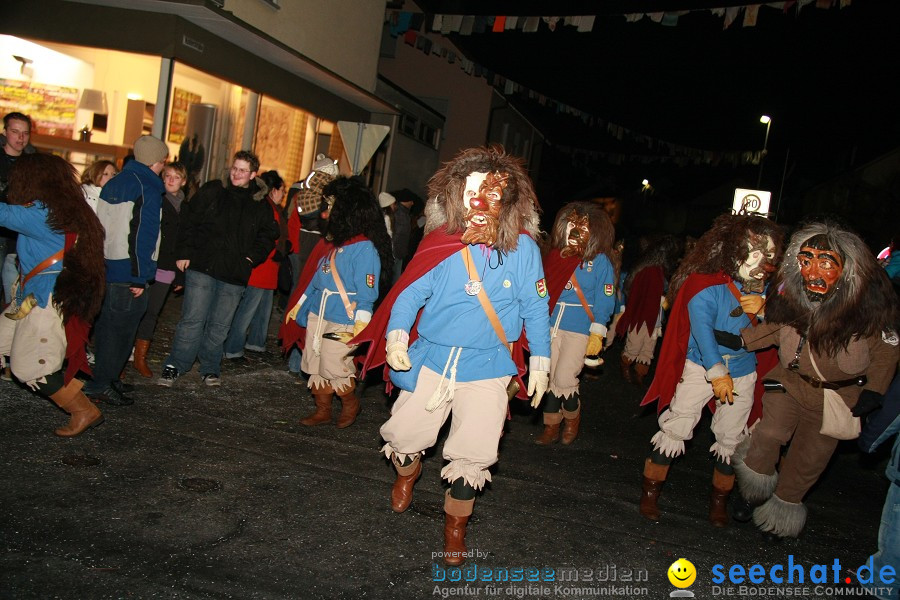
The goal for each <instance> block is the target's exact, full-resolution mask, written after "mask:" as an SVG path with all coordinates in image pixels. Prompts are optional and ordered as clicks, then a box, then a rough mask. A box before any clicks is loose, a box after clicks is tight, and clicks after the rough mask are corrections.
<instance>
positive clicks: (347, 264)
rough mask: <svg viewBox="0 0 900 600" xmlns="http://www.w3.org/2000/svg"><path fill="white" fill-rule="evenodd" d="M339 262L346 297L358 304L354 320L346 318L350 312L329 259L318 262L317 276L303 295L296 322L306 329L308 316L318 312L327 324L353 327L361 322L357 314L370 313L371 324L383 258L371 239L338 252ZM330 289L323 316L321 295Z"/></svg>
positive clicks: (340, 249)
mask: <svg viewBox="0 0 900 600" xmlns="http://www.w3.org/2000/svg"><path fill="white" fill-rule="evenodd" d="M335 256H336V259H335V260H336V263H337V270H338V276H339V277H340V278H341V283H343V284H344V289H345V290H346V291H347V298H348V299H349V300H350V302H351V303H353V302H356V309H355V311H354V316H353V318H350V317H348V316H347V310H346V309H345V308H344V303H343V301H342V300H341V295H340V294H339V293H338V289H337V285H335V283H334V272H333V271H332V270H331V264H330V262H329V259H328V256H325V258H323V259H322V260H321V261H319V264H318V267H317V268H316V274H315V275H313V278H312V281H310V283H309V286H308V287H307V288H306V291H305V292H304V294H303V298H302V302H301V305H300V310H299V312H298V313H297V323H298V324H300V325H301V326H302V327H306V323H307V319H308V318H309V313H311V312H312V313H316V314H318V315H319V316H320V317H321V318H323V319H325V320H326V321H331V322H332V323H340V324H343V325H352V324H353V323H354V322H355V321H357V320H358V319H357V318H356V313H358V312H359V311H363V312H366V313H368V318H366V319H363V320H365V321H368V320H369V319H371V317H372V307H373V306H374V305H375V300H377V299H378V278H379V276H380V275H381V259H380V258H379V256H378V251H377V250H376V249H375V244H373V243H372V242H370V241H369V240H365V241H362V242H357V243H355V244H349V245H347V246H341V247H340V248H338V249H337V254H336V255H335ZM325 290H327V298H326V300H325V310H324V314H320V313H319V306H320V304H321V301H322V295H323V294H325V293H326V292H325Z"/></svg>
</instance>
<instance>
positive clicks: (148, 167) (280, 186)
mask: <svg viewBox="0 0 900 600" xmlns="http://www.w3.org/2000/svg"><path fill="white" fill-rule="evenodd" d="M31 128H32V122H31V119H30V118H29V117H28V116H27V115H24V114H21V113H10V114H8V115H6V117H5V118H4V135H3V136H0V146H2V148H3V152H2V153H0V181H2V184H0V185H2V188H0V194H2V196H0V201H3V202H5V201H6V185H7V181H8V175H9V171H10V169H11V168H12V167H13V165H15V163H16V160H17V159H18V158H19V157H20V156H21V155H23V154H29V153H33V152H35V149H34V147H33V146H31V145H30V143H29V140H30V134H31ZM133 148H134V150H133V152H132V153H131V154H129V155H128V156H127V157H125V159H124V163H123V165H122V170H121V171H119V169H118V168H117V165H116V164H115V163H114V162H112V161H109V160H98V161H96V162H94V163H92V164H90V165H88V166H87V167H86V168H85V169H84V171H83V173H81V189H82V192H83V195H84V200H85V202H86V203H87V205H88V206H90V208H91V210H92V211H93V212H94V214H96V215H97V217H98V219H99V221H100V223H101V224H102V225H103V227H104V230H105V242H104V247H103V253H104V257H105V267H106V286H105V292H104V296H103V304H102V308H101V310H100V313H99V315H98V316H97V318H96V320H95V321H94V323H93V327H92V331H91V337H90V343H89V346H88V357H89V360H90V362H91V363H92V365H93V367H92V371H93V375H92V377H91V379H90V380H89V381H88V382H87V383H86V385H85V388H84V391H85V393H86V394H87V395H88V396H89V397H90V398H91V399H93V400H94V401H95V402H98V401H102V402H106V403H109V404H113V405H128V404H131V403H132V402H133V399H132V398H131V396H130V394H132V393H133V391H134V387H133V386H132V385H129V384H127V383H125V382H124V381H123V379H122V378H121V377H120V375H121V374H122V373H123V370H124V368H125V366H126V365H127V364H128V361H133V366H134V368H135V369H136V370H137V372H138V373H139V374H140V375H141V376H143V377H146V378H151V377H154V375H158V379H157V383H158V384H159V385H161V386H171V385H172V384H173V383H174V382H175V381H176V380H177V379H178V377H179V376H181V375H182V374H184V373H185V372H187V371H189V370H190V369H191V368H192V365H193V363H194V362H195V361H199V368H200V373H201V376H202V379H203V381H204V382H205V384H206V385H209V386H217V385H220V383H221V363H222V360H223V358H224V359H227V360H231V361H235V362H243V361H246V358H245V353H246V352H265V351H266V346H267V336H268V331H269V324H270V319H271V317H272V312H273V306H275V305H276V302H277V303H278V304H280V305H281V306H282V307H283V305H284V303H285V302H286V299H287V297H288V295H289V294H290V292H291V291H292V288H293V287H294V286H295V285H296V282H297V278H298V276H299V274H300V271H301V270H302V267H303V265H304V263H305V261H306V259H307V258H308V256H309V253H310V251H311V249H312V248H313V246H314V245H315V244H316V242H318V241H319V239H321V235H320V230H321V228H322V224H323V223H324V222H325V220H326V219H327V218H328V210H327V205H326V203H325V202H324V201H323V199H322V189H323V188H324V185H325V184H326V183H328V182H329V181H331V180H332V179H333V178H334V177H335V176H337V175H338V167H337V164H336V161H334V160H332V159H329V158H327V157H325V156H324V155H321V154H320V155H318V156H317V160H316V162H315V164H314V165H313V169H312V171H311V172H310V173H309V175H308V176H307V177H305V178H304V179H301V180H300V181H298V182H296V183H294V184H293V185H290V186H288V185H287V184H286V182H285V181H284V180H283V179H282V177H281V176H280V175H279V173H278V172H277V171H275V170H270V171H266V172H261V171H260V166H259V159H258V158H257V157H256V155H254V154H253V153H252V152H249V151H240V152H237V153H236V154H235V155H234V156H233V159H232V164H231V167H230V170H229V171H228V173H227V175H226V176H225V177H224V178H223V179H221V180H213V181H210V182H208V183H206V184H204V185H202V186H199V185H198V183H197V181H196V174H195V173H189V172H188V171H187V169H186V167H185V165H183V164H182V163H180V162H178V161H177V158H176V160H175V161H170V160H169V158H170V157H169V150H168V147H167V146H166V144H165V143H164V142H162V141H161V140H159V139H157V138H154V137H151V136H142V137H140V138H138V139H137V140H134V145H133ZM378 201H379V204H380V206H381V208H382V209H383V212H384V218H385V224H386V226H387V228H388V231H389V232H392V234H393V250H394V273H393V278H392V279H394V280H396V278H397V277H399V274H400V272H401V270H402V268H403V266H404V264H405V263H406V262H407V261H408V260H409V258H410V256H411V254H412V252H413V251H414V249H415V245H414V244H415V243H417V240H418V239H420V238H421V231H422V226H423V221H424V218H421V217H420V216H419V215H420V214H421V209H422V203H421V201H420V200H418V198H415V197H414V196H412V195H411V196H409V197H406V196H402V197H400V198H399V199H398V198H395V197H394V196H393V195H391V194H388V193H382V194H381V195H380V196H379V198H378ZM414 204H415V208H414ZM411 209H414V210H415V213H416V214H415V215H413V214H411V212H410V211H411ZM17 237H18V233H17V232H15V231H13V230H11V229H7V228H0V266H2V270H0V271H2V273H0V278H2V295H3V305H4V306H6V305H8V304H9V303H10V302H13V301H14V300H15V299H16V291H15V288H14V285H15V282H16V280H17V278H19V277H20V275H23V274H21V273H20V269H19V267H18V266H17V260H16V243H17ZM173 293H175V294H183V304H182V314H181V319H180V321H179V323H178V326H177V328H176V332H175V335H174V338H173V339H172V340H171V352H170V354H169V355H168V356H167V357H166V359H165V360H164V362H163V368H162V371H161V373H158V374H155V373H154V372H153V370H152V369H151V368H150V365H149V363H148V360H147V356H148V352H149V350H150V346H151V343H152V341H153V338H154V331H155V329H156V324H157V320H158V318H159V315H160V313H161V311H162V309H163V307H164V306H165V303H166V300H167V298H169V296H170V295H171V294H173ZM20 295H21V294H20ZM20 300H21V298H20ZM4 365H5V368H4V370H3V378H4V379H7V380H9V379H11V375H12V374H11V372H10V368H9V362H8V361H7V362H5V363H4ZM289 368H290V370H291V372H293V373H295V374H299V372H300V360H299V353H298V352H297V351H296V350H295V351H294V352H292V353H291V354H290V356H289Z"/></svg>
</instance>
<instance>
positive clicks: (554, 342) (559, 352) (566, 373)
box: [549, 329, 588, 398]
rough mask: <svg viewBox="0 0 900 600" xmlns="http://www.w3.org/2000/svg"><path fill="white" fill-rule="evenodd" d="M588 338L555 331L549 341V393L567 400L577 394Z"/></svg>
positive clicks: (577, 334) (582, 335)
mask: <svg viewBox="0 0 900 600" xmlns="http://www.w3.org/2000/svg"><path fill="white" fill-rule="evenodd" d="M587 344H588V336H586V335H585V334H583V333H575V332H574V331H564V330H562V329H559V330H557V332H556V335H554V336H553V338H552V339H551V340H550V390H549V391H550V393H551V394H553V395H554V396H560V397H561V398H568V397H569V396H571V395H572V394H577V393H578V383H579V382H578V375H579V374H580V373H581V370H582V369H583V368H584V351H585V350H587Z"/></svg>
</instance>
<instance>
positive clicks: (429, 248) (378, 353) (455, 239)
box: [350, 227, 525, 393]
mask: <svg viewBox="0 0 900 600" xmlns="http://www.w3.org/2000/svg"><path fill="white" fill-rule="evenodd" d="M461 237H462V234H453V235H449V234H447V231H446V227H441V228H439V229H436V230H434V231H432V232H431V233H429V234H428V235H426V236H425V237H424V238H422V242H421V243H420V244H419V248H418V250H416V253H415V255H414V256H413V258H412V260H411V261H410V262H409V264H408V265H407V266H406V268H405V269H404V270H403V273H402V274H401V275H400V279H398V280H397V283H395V284H394V286H393V287H392V288H391V290H390V291H389V292H388V294H387V296H385V298H384V300H382V302H381V305H380V306H379V307H378V310H376V311H375V314H374V315H372V320H371V321H370V322H369V325H368V326H367V327H366V328H365V329H364V330H363V331H362V333H360V334H359V335H358V336H356V337H355V338H353V340H351V342H350V343H351V344H362V343H365V342H372V343H371V344H369V348H368V350H367V352H366V354H365V356H364V357H363V361H362V373H363V374H365V373H366V372H368V371H369V370H370V369H374V368H376V367H378V366H380V365H385V344H384V340H385V336H386V335H387V326H388V321H389V320H390V318H391V309H392V308H393V307H394V302H395V301H396V300H397V296H399V295H400V293H401V292H403V290H405V289H406V288H407V287H408V286H409V285H410V284H411V283H413V282H414V281H416V280H418V279H419V278H420V277H422V276H423V275H424V274H425V273H427V272H428V271H430V270H431V269H433V268H434V267H436V266H437V265H438V264H439V263H440V262H441V261H442V260H444V259H445V258H447V257H449V256H452V255H453V254H455V253H457V252H459V251H460V250H462V249H463V248H464V247H465V244H463V243H462V242H461V241H460V238H461ZM419 315H421V311H420V312H419ZM418 321H419V320H418V317H416V324H415V325H413V328H412V330H411V331H410V332H409V345H410V346H412V343H413V342H414V341H415V340H416V337H418ZM523 338H524V334H523V335H522V336H521V337H520V338H519V339H520V341H517V342H516V344H515V345H520V344H521V340H522V339H523ZM513 361H515V363H516V367H517V368H518V371H519V375H518V379H519V385H520V386H521V388H522V390H524V389H525V386H524V384H523V383H522V375H523V374H524V373H525V363H524V358H523V357H522V353H521V351H520V352H518V358H517V353H516V352H515V351H514V352H513ZM383 377H384V380H385V381H386V382H388V387H387V389H388V393H390V390H391V384H390V368H389V367H388V366H387V365H385V367H384V373H383ZM523 393H524V392H523Z"/></svg>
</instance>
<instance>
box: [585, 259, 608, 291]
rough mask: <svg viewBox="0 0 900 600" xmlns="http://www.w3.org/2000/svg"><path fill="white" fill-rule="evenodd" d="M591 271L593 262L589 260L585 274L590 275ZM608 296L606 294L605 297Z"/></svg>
mask: <svg viewBox="0 0 900 600" xmlns="http://www.w3.org/2000/svg"><path fill="white" fill-rule="evenodd" d="M593 270H594V261H592V260H589V261H588V263H587V272H588V273H590V272H591V271H593ZM609 295H610V294H607V296H609Z"/></svg>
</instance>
